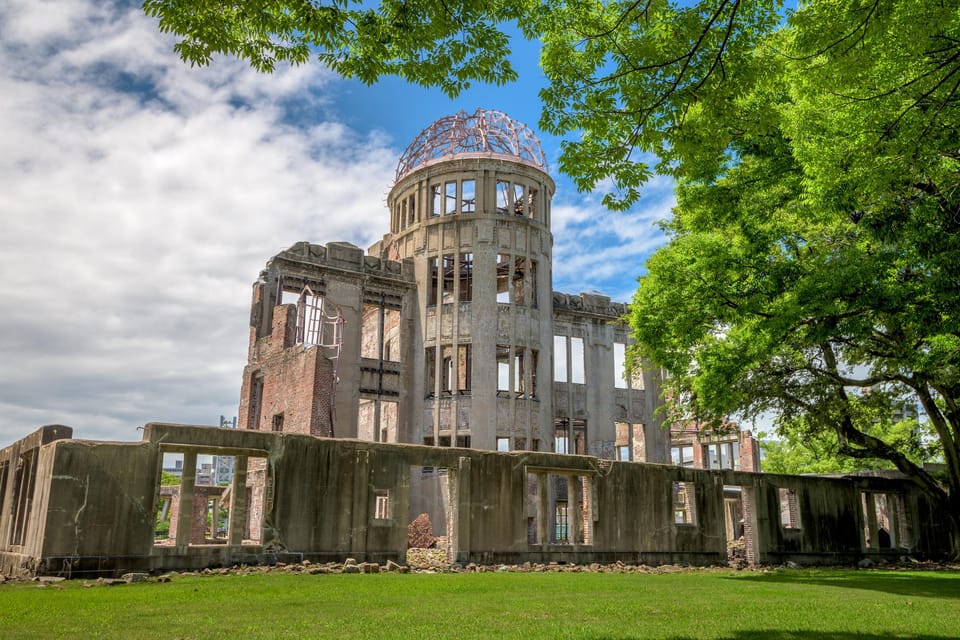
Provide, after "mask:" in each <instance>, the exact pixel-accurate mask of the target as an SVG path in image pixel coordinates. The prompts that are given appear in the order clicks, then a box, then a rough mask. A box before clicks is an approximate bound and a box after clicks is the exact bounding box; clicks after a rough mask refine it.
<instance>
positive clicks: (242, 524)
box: [227, 456, 247, 546]
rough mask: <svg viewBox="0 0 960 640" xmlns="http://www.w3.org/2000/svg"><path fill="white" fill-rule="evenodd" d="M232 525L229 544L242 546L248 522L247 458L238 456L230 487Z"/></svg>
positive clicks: (235, 459)
mask: <svg viewBox="0 0 960 640" xmlns="http://www.w3.org/2000/svg"><path fill="white" fill-rule="evenodd" d="M230 491H231V492H232V495H231V496H230V524H229V529H228V533H227V536H228V538H227V544H229V545H231V546H240V545H241V544H243V534H244V531H245V530H246V522H247V456H237V457H236V458H234V462H233V483H232V484H231V485H230Z"/></svg>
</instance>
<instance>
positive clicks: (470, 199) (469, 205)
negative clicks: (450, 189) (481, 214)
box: [460, 180, 477, 213]
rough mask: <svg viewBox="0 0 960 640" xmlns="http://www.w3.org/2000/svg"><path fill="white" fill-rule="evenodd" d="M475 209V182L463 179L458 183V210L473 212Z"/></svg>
mask: <svg viewBox="0 0 960 640" xmlns="http://www.w3.org/2000/svg"><path fill="white" fill-rule="evenodd" d="M476 210H477V192H476V182H475V181H474V180H464V181H463V182H461V183H460V211H461V212H462V213H473V212H475V211H476Z"/></svg>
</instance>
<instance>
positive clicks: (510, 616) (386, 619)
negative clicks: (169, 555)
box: [0, 570, 960, 640]
mask: <svg viewBox="0 0 960 640" xmlns="http://www.w3.org/2000/svg"><path fill="white" fill-rule="evenodd" d="M60 586H63V588H62V589H59V588H56V587H46V588H39V587H38V586H37V583H18V584H8V585H0V638H17V639H25V638H151V639H163V640H167V639H174V638H202V639H204V640H208V639H213V638H242V639H244V640H247V639H251V638H338V639H343V638H403V639H405V640H407V639H416V638H423V639H425V640H427V639H429V640H435V639H438V638H524V639H530V638H550V639H556V638H595V639H614V638H737V639H755V638H756V639H759V638H800V639H806V638H861V639H868V640H871V639H877V640H879V639H880V638H897V637H903V638H906V637H910V638H916V637H925V638H957V637H960V573H937V572H919V571H916V572H915V571H856V570H824V571H818V570H793V571H791V570H779V571H771V572H751V571H745V572H733V571H719V570H711V571H691V572H685V573H671V574H663V575H656V574H601V573H480V574H475V573H470V574H435V575H430V574H409V575H399V574H379V575H317V576H312V575H303V574H286V573H270V574H258V575H248V576H213V577H175V578H174V580H173V581H172V582H170V583H165V584H161V583H143V584H132V585H120V586H113V587H96V588H84V587H83V586H82V584H81V582H80V581H69V582H64V583H60Z"/></svg>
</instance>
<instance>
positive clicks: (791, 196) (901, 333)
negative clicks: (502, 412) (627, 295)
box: [144, 0, 960, 529]
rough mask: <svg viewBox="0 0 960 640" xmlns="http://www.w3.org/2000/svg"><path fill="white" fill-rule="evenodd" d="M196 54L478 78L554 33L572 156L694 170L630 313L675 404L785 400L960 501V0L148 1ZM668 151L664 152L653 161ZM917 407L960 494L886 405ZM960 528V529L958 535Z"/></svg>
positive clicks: (594, 176) (547, 109)
mask: <svg viewBox="0 0 960 640" xmlns="http://www.w3.org/2000/svg"><path fill="white" fill-rule="evenodd" d="M144 6H145V10H146V11H147V13H149V14H151V15H154V16H157V17H159V18H160V27H161V28H162V29H164V30H166V31H172V32H174V33H177V34H179V35H180V36H181V37H182V38H183V40H182V41H181V42H180V44H179V45H177V46H178V50H179V52H180V54H181V56H182V57H183V58H184V59H185V60H188V61H190V62H191V63H197V64H205V63H208V62H209V61H210V59H211V56H212V55H213V54H215V53H228V54H233V55H237V56H240V57H241V58H244V59H246V60H248V61H249V62H250V63H251V64H252V65H253V66H254V67H256V68H258V69H261V70H267V71H269V70H271V69H273V67H274V65H275V64H276V63H277V62H281V61H289V62H293V63H301V62H305V61H306V60H308V59H309V58H310V57H311V56H314V55H315V56H316V57H317V58H318V59H319V60H320V61H321V62H322V63H323V64H326V65H327V66H329V67H330V68H331V69H333V70H335V71H336V72H338V73H340V74H342V75H345V76H352V77H357V78H360V79H361V80H364V81H366V82H373V81H375V80H376V79H377V78H379V77H381V76H382V75H386V74H396V75H400V76H401V77H404V78H407V79H409V80H412V81H413V82H417V83H419V84H424V85H435V86H439V87H441V88H442V89H443V90H444V91H446V92H447V93H448V94H451V95H453V94H456V93H457V92H458V91H459V90H461V89H463V88H464V87H466V86H468V85H469V83H470V82H471V81H474V80H480V81H485V82H495V83H503V82H508V81H510V80H512V79H513V78H515V76H516V74H515V72H514V71H513V69H512V68H511V67H510V64H509V38H508V37H507V35H505V34H506V29H505V25H506V24H507V23H508V22H509V23H513V24H515V25H516V26H517V27H519V29H520V30H521V32H522V33H523V34H524V35H525V36H526V37H528V38H537V39H539V40H540V41H541V43H542V52H541V66H542V67H543V70H544V73H545V74H546V76H547V79H548V83H549V84H548V86H547V87H546V88H545V89H544V90H543V91H542V92H541V99H542V101H543V113H542V117H541V121H540V126H541V128H543V129H544V130H546V131H548V132H550V133H552V134H555V135H558V136H562V137H564V139H565V142H564V143H563V148H562V155H561V160H560V168H561V170H562V171H563V172H564V173H566V174H568V175H569V176H571V177H572V179H573V180H574V181H575V183H576V185H577V186H578V187H579V188H580V189H582V190H592V189H594V188H596V187H597V186H598V185H601V184H612V185H613V189H612V191H611V192H610V193H609V194H608V195H607V196H606V199H605V202H606V204H607V205H608V206H610V207H613V208H626V207H629V206H631V205H633V204H634V203H635V202H636V201H637V199H638V198H639V197H640V194H641V189H642V186H643V184H644V182H645V181H646V180H647V179H648V178H649V177H650V176H651V175H652V174H653V172H658V173H661V174H665V175H669V176H672V177H673V178H674V180H675V181H676V184H677V206H676V208H675V210H674V213H673V216H672V218H671V219H670V220H668V221H666V222H664V228H665V230H666V231H667V233H668V237H669V243H668V244H667V245H666V246H665V247H663V248H662V249H660V250H658V251H657V252H656V253H655V254H654V256H653V257H652V258H651V260H650V261H649V263H648V273H647V274H646V275H644V276H643V277H642V278H641V279H640V282H639V289H638V291H637V294H636V296H635V299H634V301H633V305H632V311H631V317H630V320H631V324H632V326H633V329H634V331H635V335H636V338H637V340H638V345H637V348H636V349H635V350H634V353H633V356H634V357H640V356H642V357H645V358H648V359H650V360H652V361H653V362H654V363H656V364H657V365H659V366H661V367H663V369H664V370H665V371H666V372H667V374H668V378H669V380H668V386H669V395H668V400H669V401H670V403H671V405H672V408H673V412H674V415H675V416H676V417H677V418H678V419H683V418H684V415H685V414H687V413H692V412H695V413H696V415H697V418H698V419H699V420H709V419H710V418H711V417H712V418H714V419H716V420H718V421H719V420H721V419H722V417H723V416H726V415H730V414H734V413H736V414H739V415H745V416H750V415H755V414H758V413H761V412H769V411H773V412H774V413H775V414H776V415H777V416H778V417H779V422H778V424H779V428H780V429H781V430H782V432H783V433H784V434H785V435H788V436H790V435H791V434H792V435H796V434H809V435H810V436H811V437H813V436H816V437H827V438H832V439H834V440H835V442H836V446H837V451H838V452H839V453H840V454H843V455H845V456H849V457H852V458H875V459H883V460H888V461H890V463H892V464H893V465H894V466H896V468H898V469H900V470H901V471H903V472H905V473H907V474H908V475H909V476H910V477H911V478H913V479H914V480H915V481H916V482H917V483H918V484H919V485H920V486H922V487H923V488H924V489H925V490H926V491H928V492H929V493H930V494H931V495H933V496H935V497H937V498H938V499H940V500H942V501H944V502H945V503H947V504H948V505H949V512H950V513H953V514H958V513H960V376H958V368H960V314H958V311H960V295H958V291H960V235H958V234H960V164H958V162H960V111H958V105H960V100H958V98H960V93H958V91H960V0H939V1H934V2H917V1H916V0H812V1H803V0H801V2H800V3H799V5H798V6H797V8H796V9H795V10H792V11H787V10H785V9H784V8H783V6H782V2H781V0H700V1H699V2H698V1H692V2H684V3H678V2H670V1H669V0H613V1H606V0H543V1H540V0H538V1H536V2H534V1H533V0H494V1H492V2H486V1H485V2H482V3H481V2H468V1H465V2H459V3H448V2H437V1H436V0H416V1H414V2H409V1H406V2H399V1H397V0H384V1H381V2H379V3H370V2H363V3H360V2H350V1H349V0H324V1H311V0H299V1H290V0H287V1H283V2H272V1H270V2H268V1H266V0H238V1H236V2H231V3H229V4H227V5H225V4H223V3H221V2H217V1H215V0H203V1H200V2H195V1H192V0H191V1H190V2H187V1H186V0H147V2H146V3H145V5H144ZM651 157H652V158H654V159H653V160H650V161H648V160H646V158H651ZM904 401H908V402H917V403H919V404H920V405H921V406H922V407H923V410H924V413H925V414H926V416H927V419H928V420H929V424H930V428H931V430H932V432H933V433H934V434H935V440H934V444H935V445H936V447H937V455H938V457H939V458H940V459H941V460H942V461H943V463H944V464H945V466H946V470H947V473H946V476H947V483H946V484H947V488H948V491H945V490H944V486H943V484H941V483H940V482H938V481H937V480H936V479H935V478H934V477H932V476H931V475H930V474H929V473H928V472H927V471H925V470H924V469H923V468H922V467H921V466H919V465H918V464H917V461H916V458H912V457H911V456H910V455H909V452H908V451H907V450H905V449H904V448H903V447H902V446H901V443H898V441H897V440H896V439H891V438H889V437H887V435H888V434H885V433H879V432H877V431H876V430H871V425H872V424H874V423H875V422H874V419H875V416H876V415H877V413H878V412H880V413H883V412H884V411H886V412H889V411H891V410H892V408H894V407H896V406H897V405H898V404H900V403H902V402H904ZM958 529H960V527H958Z"/></svg>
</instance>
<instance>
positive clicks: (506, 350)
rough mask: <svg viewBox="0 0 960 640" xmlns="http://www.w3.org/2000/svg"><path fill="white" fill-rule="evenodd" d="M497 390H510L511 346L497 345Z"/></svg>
mask: <svg viewBox="0 0 960 640" xmlns="http://www.w3.org/2000/svg"><path fill="white" fill-rule="evenodd" d="M497 391H498V392H499V391H510V346H509V345H506V344H498V345H497Z"/></svg>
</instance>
